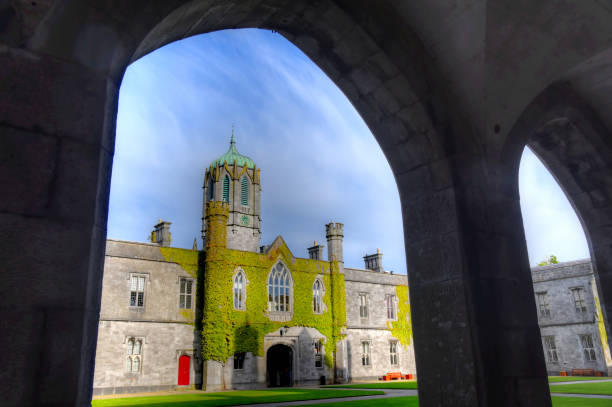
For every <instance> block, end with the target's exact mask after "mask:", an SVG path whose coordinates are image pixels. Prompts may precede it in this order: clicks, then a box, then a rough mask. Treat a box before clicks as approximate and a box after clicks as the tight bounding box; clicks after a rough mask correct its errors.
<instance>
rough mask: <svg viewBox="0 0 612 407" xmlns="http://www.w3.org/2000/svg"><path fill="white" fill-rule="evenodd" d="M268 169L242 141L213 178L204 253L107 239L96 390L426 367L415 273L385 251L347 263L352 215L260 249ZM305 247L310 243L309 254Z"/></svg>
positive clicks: (296, 380) (160, 242)
mask: <svg viewBox="0 0 612 407" xmlns="http://www.w3.org/2000/svg"><path fill="white" fill-rule="evenodd" d="M260 201H261V187H260V169H259V168H258V167H257V166H256V165H255V163H254V162H253V160H251V159H250V158H248V157H246V156H244V155H241V154H240V153H238V151H237V149H236V143H235V140H234V138H233V136H232V139H231V142H230V148H229V150H228V151H227V153H225V154H224V155H222V156H221V157H219V158H218V159H217V160H215V161H213V163H212V164H211V165H210V166H209V167H208V168H207V169H206V171H205V175H204V195H203V218H202V238H203V241H204V248H203V250H201V251H200V250H197V246H196V245H195V243H194V248H193V249H179V248H173V247H170V237H171V235H170V230H169V228H170V223H169V222H162V221H161V220H160V222H159V223H158V224H157V225H156V226H155V230H154V231H153V232H152V233H151V239H150V240H151V243H138V242H125V241H117V240H108V241H107V244H106V258H105V265H104V280H103V290H102V310H101V314H100V322H99V333H98V345H97V353H96V364H95V366H96V368H95V375H94V394H109V393H122V392H135V391H147V390H158V389H168V388H174V387H176V386H197V387H199V386H202V387H203V388H204V389H206V390H220V389H232V388H253V387H265V386H290V385H296V384H318V383H320V382H321V381H324V382H326V383H330V382H345V381H351V380H362V379H373V378H376V377H379V376H382V375H383V374H385V373H387V372H397V371H399V372H401V373H403V374H407V373H411V374H415V373H416V372H415V361H414V351H413V345H412V331H411V325H410V306H409V298H408V286H407V279H406V276H404V275H394V274H392V273H388V272H385V271H384V269H383V266H382V254H381V253H380V252H379V251H378V250H377V252H376V253H375V254H372V255H366V256H365V257H364V261H365V267H364V268H363V269H359V268H350V267H345V265H344V260H343V249H342V247H343V238H344V230H343V225H342V224H341V223H329V224H327V225H326V226H325V227H326V237H327V257H324V246H323V245H320V244H318V243H317V242H315V243H314V245H313V246H312V247H310V248H308V249H307V254H308V256H307V257H306V256H305V257H304V258H302V257H300V256H298V255H296V254H294V253H293V252H292V251H291V250H290V249H289V247H287V245H286V243H285V242H284V241H283V239H282V237H281V236H278V237H277V238H276V239H275V240H274V241H273V242H272V243H271V244H269V245H264V246H260V237H261V218H260V214H261V205H260ZM305 254H306V251H305Z"/></svg>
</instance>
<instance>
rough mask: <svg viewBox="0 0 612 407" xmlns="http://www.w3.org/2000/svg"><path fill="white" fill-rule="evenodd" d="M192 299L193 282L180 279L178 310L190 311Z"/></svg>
mask: <svg viewBox="0 0 612 407" xmlns="http://www.w3.org/2000/svg"><path fill="white" fill-rule="evenodd" d="M192 297H193V280H191V279H189V278H181V291H180V295H179V308H186V309H191V302H192V301H191V299H192Z"/></svg>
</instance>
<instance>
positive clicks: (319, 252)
mask: <svg viewBox="0 0 612 407" xmlns="http://www.w3.org/2000/svg"><path fill="white" fill-rule="evenodd" d="M324 247H325V246H322V245H320V244H318V243H317V241H316V240H315V242H314V246H312V247H309V248H308V256H309V257H310V258H311V259H313V260H323V248H324Z"/></svg>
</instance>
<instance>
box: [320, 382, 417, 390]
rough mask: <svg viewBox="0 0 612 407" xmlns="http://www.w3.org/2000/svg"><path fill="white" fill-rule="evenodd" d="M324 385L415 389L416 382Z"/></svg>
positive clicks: (354, 387) (353, 387)
mask: <svg viewBox="0 0 612 407" xmlns="http://www.w3.org/2000/svg"><path fill="white" fill-rule="evenodd" d="M325 387H339V388H343V389H346V388H350V389H404V390H416V388H417V382H414V381H412V382H396V381H390V382H380V383H359V384H334V385H332V386H325Z"/></svg>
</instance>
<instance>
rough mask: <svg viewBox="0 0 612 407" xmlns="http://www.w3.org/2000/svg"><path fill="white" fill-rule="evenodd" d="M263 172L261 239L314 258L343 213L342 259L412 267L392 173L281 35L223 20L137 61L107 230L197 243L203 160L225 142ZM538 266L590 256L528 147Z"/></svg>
mask: <svg viewBox="0 0 612 407" xmlns="http://www.w3.org/2000/svg"><path fill="white" fill-rule="evenodd" d="M232 124H233V125H234V126H235V134H236V140H237V147H238V151H240V152H241V153H242V154H244V155H247V156H249V157H251V158H252V159H253V160H254V161H255V163H256V164H257V165H258V166H259V167H260V168H261V169H262V170H261V182H262V244H267V243H270V242H271V241H272V240H273V239H274V238H275V237H276V236H277V235H279V234H280V235H282V236H283V238H284V239H285V241H286V242H287V243H288V245H289V247H290V248H291V250H292V251H293V253H294V255H296V256H298V257H307V251H306V248H307V247H309V246H311V245H312V243H313V241H314V240H317V241H319V242H323V244H325V230H324V225H325V224H326V223H328V222H330V221H335V222H342V223H344V225H345V226H344V236H345V237H344V258H345V265H346V266H349V267H363V260H362V257H363V256H364V255H365V254H366V253H373V252H375V251H376V249H377V248H380V250H381V252H382V253H383V264H384V267H385V269H387V270H394V271H395V272H397V273H405V272H406V262H405V253H404V245H403V230H402V221H401V212H400V203H399V196H398V193H397V187H396V185H395V180H394V178H393V175H392V173H391V169H390V168H389V165H388V163H387V161H386V159H385V157H384V155H383V153H382V151H381V149H380V147H379V146H378V144H377V142H376V140H375V139H374V137H373V136H372V134H371V133H370V131H369V129H368V128H367V126H366V125H365V123H364V122H363V120H362V119H361V117H360V116H359V114H358V113H357V112H356V111H355V109H354V108H353V107H352V105H351V104H350V102H349V101H348V100H347V99H346V97H345V96H344V95H343V94H342V92H341V91H340V90H339V89H338V88H337V87H336V86H335V85H334V84H333V83H332V82H331V80H329V78H328V77H327V76H326V75H325V74H324V73H323V72H322V71H321V70H320V69H319V68H318V67H317V66H315V65H314V64H313V63H312V62H311V61H310V60H309V59H308V58H307V57H306V56H305V55H304V54H303V53H302V52H301V51H299V50H298V49H297V48H296V47H295V46H293V45H292V44H291V43H290V42H288V41H287V40H285V39H284V38H283V37H282V36H280V35H279V34H274V33H272V32H270V31H263V30H250V29H249V30H227V31H220V32H215V33H212V34H207V35H201V36H196V37H192V38H189V39H186V40H182V41H178V42H175V43H173V44H169V45H167V46H165V47H163V48H161V49H159V50H157V51H155V52H153V53H151V54H149V55H147V56H145V57H143V58H141V59H140V60H138V61H136V62H134V63H133V64H132V65H130V66H129V68H128V69H127V71H126V73H125V76H124V79H123V82H122V85H121V92H120V97H119V113H118V118H117V142H116V149H115V160H114V165H113V178H112V183H111V198H110V208H109V220H108V237H109V238H113V239H122V240H135V241H145V240H146V238H147V236H148V234H149V232H150V231H151V229H152V227H153V225H154V224H155V223H156V221H157V220H158V219H160V218H161V219H163V220H167V221H170V222H172V226H171V231H172V237H173V245H174V246H177V247H189V248H190V247H191V246H192V243H193V238H194V237H197V238H198V244H199V246H200V247H201V240H200V229H201V223H200V222H201V221H200V218H201V216H202V215H201V211H202V208H201V204H202V189H201V188H202V182H203V176H204V170H205V168H206V167H207V166H208V165H209V164H210V163H211V162H212V161H213V160H214V159H215V158H216V157H218V156H220V155H221V154H223V153H224V152H225V151H226V150H227V148H228V145H229V138H230V135H231V128H232ZM520 180H521V197H522V199H521V204H522V207H523V214H524V219H525V229H526V232H527V240H528V245H529V246H528V247H529V253H530V262H531V263H532V264H534V263H535V262H537V261H538V260H540V259H543V258H545V257H547V256H548V255H549V254H551V253H554V254H556V255H557V256H558V257H559V259H561V260H572V259H576V258H584V257H588V250H587V248H586V242H585V240H584V235H583V233H582V230H581V228H580V225H579V223H578V220H577V218H576V216H575V214H574V213H573V211H572V209H571V206H569V203H568V202H567V200H566V199H565V197H564V196H563V193H562V192H561V190H560V189H559V188H558V186H557V185H556V183H555V181H554V180H553V179H552V177H551V176H550V175H549V174H548V173H547V171H546V170H545V169H544V167H543V166H542V165H541V163H539V161H538V159H537V158H536V157H535V156H534V155H533V154H532V153H530V152H529V151H526V153H525V154H524V156H523V161H522V164H521V171H520Z"/></svg>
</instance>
